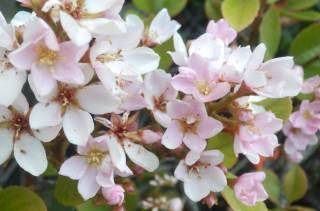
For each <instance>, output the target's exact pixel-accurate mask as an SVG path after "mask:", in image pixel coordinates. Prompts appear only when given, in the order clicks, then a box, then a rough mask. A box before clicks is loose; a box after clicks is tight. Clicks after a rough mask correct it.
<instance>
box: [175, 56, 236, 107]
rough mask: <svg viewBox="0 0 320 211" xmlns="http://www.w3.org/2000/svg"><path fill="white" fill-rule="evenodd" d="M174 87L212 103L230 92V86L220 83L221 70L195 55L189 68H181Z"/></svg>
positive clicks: (190, 61)
mask: <svg viewBox="0 0 320 211" xmlns="http://www.w3.org/2000/svg"><path fill="white" fill-rule="evenodd" d="M172 86H173V87H174V88H175V89H176V90H178V91H181V92H183V93H185V94H192V95H193V96H194V97H195V98H196V99H197V100H199V101H201V102H210V101H214V100H218V99H220V98H222V97H224V96H225V95H226V94H228V93H229V92H230V87H231V86H230V84H229V83H227V82H221V81H220V70H219V69H216V68H214V67H213V68H212V66H211V65H210V61H209V60H207V59H204V58H202V57H200V56H199V55H196V54H193V55H192V56H191V57H190V59H189V65H188V66H187V67H180V68H179V74H178V75H176V76H174V77H173V79H172Z"/></svg>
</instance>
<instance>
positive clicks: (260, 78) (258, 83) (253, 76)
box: [244, 70, 267, 88]
mask: <svg viewBox="0 0 320 211" xmlns="http://www.w3.org/2000/svg"><path fill="white" fill-rule="evenodd" d="M244 81H245V82H246V84H247V85H248V86H249V87H251V88H261V87H263V86H265V85H266V84H267V78H266V76H265V74H264V72H262V71H255V70H252V71H251V70H248V71H246V72H245V76H244Z"/></svg>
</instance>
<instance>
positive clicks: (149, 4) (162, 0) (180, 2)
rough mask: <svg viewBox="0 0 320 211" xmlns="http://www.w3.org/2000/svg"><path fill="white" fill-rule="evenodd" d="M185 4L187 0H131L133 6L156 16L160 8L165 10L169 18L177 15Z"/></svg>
mask: <svg viewBox="0 0 320 211" xmlns="http://www.w3.org/2000/svg"><path fill="white" fill-rule="evenodd" d="M187 2H188V0H174V1H172V0H151V1H150V0H133V4H134V5H135V6H136V7H137V8H138V9H140V10H142V11H144V12H147V13H151V14H156V13H157V12H158V11H160V10H161V9H162V8H167V9H168V11H169V14H170V15H171V16H175V15H177V14H179V13H180V12H181V11H182V10H183V9H184V8H185V6H186V5H187Z"/></svg>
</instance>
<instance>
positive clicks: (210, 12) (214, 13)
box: [204, 0, 222, 20]
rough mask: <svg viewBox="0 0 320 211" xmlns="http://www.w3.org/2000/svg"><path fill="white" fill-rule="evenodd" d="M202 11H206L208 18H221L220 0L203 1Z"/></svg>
mask: <svg viewBox="0 0 320 211" xmlns="http://www.w3.org/2000/svg"><path fill="white" fill-rule="evenodd" d="M204 11H205V12H206V16H207V17H208V19H212V20H219V19H221V18H222V13H221V0H206V1H205V3H204Z"/></svg>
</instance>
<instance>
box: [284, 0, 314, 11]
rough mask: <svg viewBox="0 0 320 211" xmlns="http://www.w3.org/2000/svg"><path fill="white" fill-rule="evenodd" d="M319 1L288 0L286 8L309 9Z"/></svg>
mask: <svg viewBox="0 0 320 211" xmlns="http://www.w3.org/2000/svg"><path fill="white" fill-rule="evenodd" d="M317 3H318V0H287V4H286V7H285V8H286V9H288V10H303V9H308V8H310V7H312V6H314V5H316V4H317Z"/></svg>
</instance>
